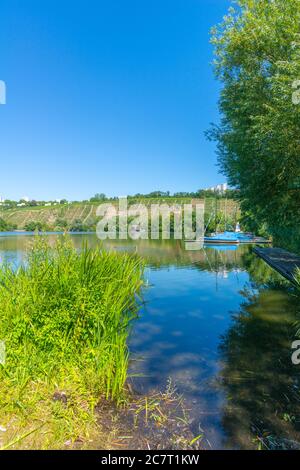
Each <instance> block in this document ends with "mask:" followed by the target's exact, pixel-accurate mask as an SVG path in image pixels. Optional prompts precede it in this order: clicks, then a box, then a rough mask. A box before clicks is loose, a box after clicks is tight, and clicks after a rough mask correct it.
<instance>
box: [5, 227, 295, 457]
mask: <svg viewBox="0 0 300 470" xmlns="http://www.w3.org/2000/svg"><path fill="white" fill-rule="evenodd" d="M56 237H57V235H49V238H50V239H51V240H53V241H54V240H55V238H56ZM32 238H33V237H32V236H30V235H27V236H24V235H11V236H5V235H4V234H2V235H1V236H0V257H1V260H8V261H10V262H12V263H14V264H16V265H17V264H19V263H20V262H21V261H22V259H23V258H24V254H25V252H26V250H27V249H28V247H29V246H30V245H31V244H32ZM72 238H73V240H74V243H75V245H76V246H77V247H79V248H80V247H81V246H82V242H83V240H87V241H88V243H89V245H90V246H97V245H98V244H99V241H98V240H97V238H96V235H94V234H89V235H82V234H76V235H72ZM105 247H106V248H107V249H112V250H125V251H130V252H137V253H138V254H139V255H141V256H142V257H143V258H144V259H145V261H146V265H147V268H146V271H145V279H146V283H147V287H146V288H145V289H144V295H143V299H144V303H143V306H142V309H141V312H140V317H139V319H138V320H137V321H136V322H135V323H134V327H133V331H132V334H131V337H130V351H131V357H132V361H131V366H130V374H131V375H132V377H131V378H130V380H131V383H132V385H133V387H134V389H135V390H136V391H137V392H140V393H148V392H150V391H151V390H154V389H155V390H157V389H161V390H163V389H164V388H165V387H166V385H167V382H168V380H170V379H171V381H172V383H173V385H175V386H176V387H177V389H178V391H179V392H180V393H181V394H183V396H184V397H185V400H186V404H187V406H188V408H189V409H190V415H191V429H192V431H193V432H194V433H195V435H198V434H200V433H202V432H203V433H204V439H203V446H204V447H206V448H214V449H223V448H229V449H236V448H242V449H249V448H258V446H259V444H260V442H262V441H263V443H264V446H269V447H274V446H275V447H277V448H278V447H282V446H283V447H290V446H294V445H296V444H295V442H300V393H299V392H300V389H299V384H300V366H295V365H293V364H292V362H291V354H292V350H291V343H292V341H294V340H295V330H296V328H295V322H296V321H298V320H299V317H300V315H299V310H300V309H299V299H298V298H297V296H296V293H295V292H294V289H293V287H292V286H291V285H290V284H289V283H288V282H287V281H285V280H284V279H283V278H282V277H281V276H279V275H278V274H277V273H275V272H274V271H273V270H271V269H270V268H269V267H268V266H267V265H266V264H265V263H264V262H263V261H262V260H260V259H258V258H257V257H256V256H255V255H254V254H253V253H252V252H251V248H250V247H249V246H245V245H244V246H239V247H237V248H236V247H231V246H228V247H206V248H203V249H201V250H198V251H186V250H185V249H184V246H183V244H182V243H181V242H179V241H135V242H133V241H126V242H121V241H113V242H112V241H110V242H105Z"/></svg>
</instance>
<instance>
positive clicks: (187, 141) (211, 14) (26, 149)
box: [0, 0, 230, 199]
mask: <svg viewBox="0 0 300 470" xmlns="http://www.w3.org/2000/svg"><path fill="white" fill-rule="evenodd" d="M229 4H230V1H229V0H85V1H76V0H43V1H41V0H19V1H18V0H1V8H0V15H1V28H0V80H4V81H5V82H6V86H7V104H6V105H5V106H2V105H1V106H0V158H1V172H0V195H1V196H5V197H6V198H12V199H19V198H20V197H22V196H24V195H28V196H29V197H30V198H33V199H54V198H55V199H56V198H61V197H66V198H68V199H85V198H89V197H91V196H92V195H94V194H95V193H96V192H104V193H106V194H107V195H116V196H119V195H125V194H134V193H137V192H143V193H145V192H150V191H153V190H165V191H166V190H169V191H171V192H174V191H195V190H197V189H199V188H202V187H207V186H211V185H214V184H216V183H220V182H223V181H224V176H222V175H220V174H219V173H218V168H217V166H216V155H215V145H214V144H213V143H210V142H208V141H207V140H206V138H205V136H204V131H205V130H206V129H208V127H209V125H210V123H211V122H216V121H218V111H217V100H218V92H219V85H218V83H217V82H216V81H215V79H214V76H213V70H212V66H211V62H212V60H213V55H212V46H211V45H210V44H209V30H210V28H211V26H213V25H214V24H216V23H218V22H220V21H221V20H222V17H223V16H224V14H226V11H227V9H228V7H229Z"/></svg>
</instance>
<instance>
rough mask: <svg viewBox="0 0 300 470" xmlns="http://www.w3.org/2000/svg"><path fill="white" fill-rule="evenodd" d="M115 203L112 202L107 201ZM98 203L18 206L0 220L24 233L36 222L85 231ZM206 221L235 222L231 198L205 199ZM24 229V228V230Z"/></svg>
mask: <svg viewBox="0 0 300 470" xmlns="http://www.w3.org/2000/svg"><path fill="white" fill-rule="evenodd" d="M107 202H111V203H113V204H117V203H116V202H115V201H107ZM190 202H191V199H190V198H189V199H188V198H186V199H185V198H181V199H176V198H167V199H155V198H151V199H148V198H147V199H140V200H131V201H130V204H131V203H143V204H145V205H147V206H148V205H150V204H162V203H168V204H175V203H176V204H188V203H190ZM98 205H99V203H91V202H82V203H73V204H64V205H60V204H59V205H56V206H37V207H22V208H16V209H11V210H5V209H2V210H0V218H2V219H4V221H5V222H7V223H9V224H10V225H14V226H16V228H17V229H18V230H24V229H26V227H28V224H30V223H33V222H34V223H39V224H41V225H42V226H43V229H49V230H53V229H55V228H59V227H64V226H65V227H72V226H74V224H75V225H76V224H77V225H78V226H79V225H80V226H84V227H85V228H89V227H90V228H94V227H95V225H96V223H97V221H98V220H99V217H97V215H96V210H97V207H98ZM205 213H206V220H207V221H208V220H212V221H213V220H215V214H216V213H217V216H218V219H222V220H224V219H225V216H226V220H227V221H228V223H235V222H236V221H237V220H238V219H239V217H240V211H239V206H238V203H237V202H236V201H234V200H231V199H212V198H209V199H206V200H205ZM27 229H28V228H27Z"/></svg>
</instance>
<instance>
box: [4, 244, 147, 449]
mask: <svg viewBox="0 0 300 470" xmlns="http://www.w3.org/2000/svg"><path fill="white" fill-rule="evenodd" d="M142 271H143V266H142V263H141V261H140V259H139V258H137V257H133V256H130V255H127V254H119V253H111V252H110V253H107V252H105V251H103V250H101V249H99V250H90V249H88V248H87V247H86V246H84V247H83V248H82V250H81V251H80V252H79V253H78V252H77V251H76V250H75V248H74V247H73V245H72V243H71V241H70V240H69V238H68V237H66V236H62V237H61V238H60V240H59V241H58V242H57V243H56V245H55V247H54V248H51V247H50V246H49V244H48V243H47V242H46V241H45V239H43V238H40V237H38V238H37V241H36V242H35V244H34V247H33V249H32V250H31V252H30V253H29V255H28V259H27V260H26V263H25V264H24V265H23V266H21V267H19V268H18V269H17V270H15V269H14V268H13V267H11V266H9V265H6V266H4V267H3V268H2V270H1V271H0V304H1V317H0V331H1V340H4V341H5V345H6V363H5V366H3V367H2V369H1V366H0V380H1V391H0V400H1V409H2V416H1V414H0V422H1V424H2V425H3V422H4V423H5V422H6V421H7V419H8V418H7V416H8V415H7V413H8V410H9V408H11V412H12V413H13V416H14V419H15V415H16V416H19V414H20V413H21V414H22V413H23V411H24V410H27V411H26V416H27V421H26V423H27V425H28V423H29V424H30V412H29V410H30V409H31V407H33V408H32V409H35V408H34V407H36V406H37V403H38V404H39V406H41V403H44V402H45V403H47V398H48V397H47V394H48V393H49V394H51V393H52V394H53V392H54V391H55V390H56V389H59V390H61V389H64V390H66V389H67V390H68V392H67V393H68V394H69V395H71V396H72V397H73V398H72V400H73V403H74V401H75V402H78V401H79V402H80V401H82V400H83V401H84V402H86V401H87V404H88V405H87V407H88V410H89V412H90V413H92V408H93V406H95V404H96V403H97V402H98V401H99V398H100V396H105V397H106V398H113V399H115V400H116V401H117V402H119V401H120V400H121V399H122V397H123V393H124V383H125V380H126V374H127V367H128V349H127V337H128V333H129V328H130V324H131V321H132V319H134V318H135V316H136V313H137V309H138V305H137V302H136V298H135V295H136V294H137V293H138V291H139V289H140V287H141V284H142V281H141V277H142ZM41 389H42V392H41ZM14 396H17V401H18V406H17V405H15V402H14V399H13V397H14ZM35 397H36V398H35ZM35 400H36V401H35ZM14 405H15V406H14ZM33 405H34V406H33ZM43 406H44V405H43ZM43 406H42V407H43ZM45 406H46V405H45ZM53 406H54V405H53V403H52V401H51V402H50V404H49V408H50V411H49V410H48V413H50V417H49V420H50V422H51V420H52V421H53V420H54V422H55V426H56V429H59V427H61V426H63V425H65V428H66V432H67V433H69V434H71V435H69V436H67V437H69V438H70V437H71V438H72V437H74V435H72V432H75V431H74V430H73V431H72V429H71V428H70V425H69V423H68V422H66V423H64V422H63V421H62V420H61V418H59V416H56V415H55V414H54V415H53V413H57V410H56V411H55V409H53ZM76 406H77V405H76ZM78 410H79V409H78ZM78 410H76V409H75V408H74V407H72V406H71V407H70V409H68V410H66V411H64V413H66V414H67V417H66V419H71V421H72V420H73V421H74V420H76V419H77V420H78V419H79V418H78V416H77V415H78V413H79V411H78ZM44 412H45V411H43V413H44ZM0 413H1V411H0ZM68 413H69V414H68ZM86 413H87V411H85V415H86ZM70 414H71V415H72V418H70V416H71V415H70ZM74 416H75V417H74ZM76 416H77V418H76ZM9 418H10V419H11V416H10V417H9ZM41 419H43V418H41ZM23 425H24V423H23ZM81 425H82V423H81V421H80V419H79V426H81ZM53 426H54V425H53ZM69 428H70V429H69ZM25 429H28V427H27V428H26V427H25ZM52 432H53V429H50V431H49V433H50V435H51V433H52ZM76 432H81V433H82V432H83V430H82V429H79V431H78V429H77V430H76ZM63 438H64V439H66V435H64V436H63ZM44 444H45V443H43V444H42V445H44Z"/></svg>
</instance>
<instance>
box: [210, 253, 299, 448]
mask: <svg viewBox="0 0 300 470" xmlns="http://www.w3.org/2000/svg"><path fill="white" fill-rule="evenodd" d="M244 263H245V265H246V266H247V270H248V272H249V273H250V276H251V281H252V282H251V283H250V284H249V285H247V286H245V287H244V288H243V290H242V292H241V294H242V296H243V297H244V302H243V303H242V304H241V306H240V310H239V312H236V313H233V315H232V320H233V323H232V326H231V327H230V328H229V330H228V331H227V333H226V334H225V335H224V336H223V337H222V339H221V343H220V347H219V352H220V354H221V360H222V370H221V373H220V381H221V386H222V388H223V389H224V391H225V395H226V401H225V403H226V404H225V405H224V409H223V417H222V424H223V427H224V429H225V430H226V434H227V442H226V447H230V448H232V447H233V448H234V447H236V446H238V447H240V448H249V447H251V446H252V447H256V448H257V447H262V448H300V366H295V365H293V364H292V361H291V354H292V350H291V343H292V341H293V340H294V339H295V321H296V319H297V312H298V311H299V297H297V294H296V290H294V289H293V287H292V286H291V284H290V283H288V282H286V281H285V280H283V278H281V277H280V276H279V275H277V274H276V273H274V271H273V270H271V269H269V268H268V266H267V265H266V264H265V263H261V260H259V259H257V258H254V257H253V256H251V255H249V254H245V259H244ZM258 286H259V287H258ZM291 294H292V295H291Z"/></svg>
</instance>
